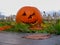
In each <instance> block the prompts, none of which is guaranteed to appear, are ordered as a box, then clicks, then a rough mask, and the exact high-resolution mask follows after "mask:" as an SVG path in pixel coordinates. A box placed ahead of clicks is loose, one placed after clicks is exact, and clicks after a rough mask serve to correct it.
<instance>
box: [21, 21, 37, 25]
mask: <svg viewBox="0 0 60 45" xmlns="http://www.w3.org/2000/svg"><path fill="white" fill-rule="evenodd" d="M22 22H23V23H26V24H30V23H31V24H36V23H37V20H36V21H34V22H30V23H29V22H24V21H22Z"/></svg>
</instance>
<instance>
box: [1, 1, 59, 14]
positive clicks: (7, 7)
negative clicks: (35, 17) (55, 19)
mask: <svg viewBox="0 0 60 45" xmlns="http://www.w3.org/2000/svg"><path fill="white" fill-rule="evenodd" d="M59 3H60V0H0V11H2V12H5V13H6V15H10V14H16V13H17V11H18V10H19V9H20V8H21V7H23V6H26V5H28V6H29V5H30V6H35V7H37V8H38V9H39V10H45V11H50V10H60V4H59Z"/></svg>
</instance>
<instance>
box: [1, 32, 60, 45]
mask: <svg viewBox="0 0 60 45" xmlns="http://www.w3.org/2000/svg"><path fill="white" fill-rule="evenodd" d="M25 35H26V34H25V33H8V32H0V45H60V35H59V36H53V37H51V38H49V39H45V40H31V39H25V38H21V37H22V36H25Z"/></svg>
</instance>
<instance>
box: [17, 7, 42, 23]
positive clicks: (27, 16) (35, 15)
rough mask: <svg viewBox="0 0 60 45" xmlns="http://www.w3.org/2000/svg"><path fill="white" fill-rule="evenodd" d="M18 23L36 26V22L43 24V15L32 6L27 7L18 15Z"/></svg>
mask: <svg viewBox="0 0 60 45" xmlns="http://www.w3.org/2000/svg"><path fill="white" fill-rule="evenodd" d="M16 22H17V23H20V22H23V23H29V24H34V23H36V22H38V23H41V22H42V15H41V13H40V11H39V10H38V9H37V8H35V7H31V6H25V7H22V8H21V9H20V10H19V11H18V12H17V15H16Z"/></svg>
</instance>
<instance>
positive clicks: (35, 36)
mask: <svg viewBox="0 0 60 45" xmlns="http://www.w3.org/2000/svg"><path fill="white" fill-rule="evenodd" d="M50 37H51V36H50V34H32V35H27V36H24V37H23V38H27V39H34V40H43V39H48V38H50Z"/></svg>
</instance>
